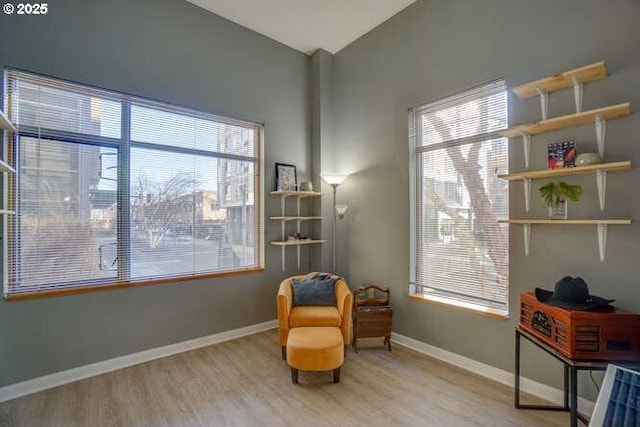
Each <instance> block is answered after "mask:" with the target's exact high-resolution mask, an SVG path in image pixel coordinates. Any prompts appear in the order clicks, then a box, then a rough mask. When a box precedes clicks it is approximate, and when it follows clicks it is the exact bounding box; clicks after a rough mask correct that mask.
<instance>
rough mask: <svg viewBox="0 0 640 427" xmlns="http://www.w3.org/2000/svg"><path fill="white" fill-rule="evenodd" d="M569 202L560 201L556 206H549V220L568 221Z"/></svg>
mask: <svg viewBox="0 0 640 427" xmlns="http://www.w3.org/2000/svg"><path fill="white" fill-rule="evenodd" d="M567 205H568V203H567V200H566V199H560V200H558V203H556V204H555V205H554V206H549V219H567Z"/></svg>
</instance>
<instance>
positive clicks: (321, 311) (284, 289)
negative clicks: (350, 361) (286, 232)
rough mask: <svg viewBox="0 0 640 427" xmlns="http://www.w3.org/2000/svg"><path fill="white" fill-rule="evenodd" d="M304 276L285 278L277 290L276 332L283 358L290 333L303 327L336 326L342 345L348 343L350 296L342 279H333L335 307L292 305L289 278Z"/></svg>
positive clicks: (349, 338) (349, 337)
mask: <svg viewBox="0 0 640 427" xmlns="http://www.w3.org/2000/svg"><path fill="white" fill-rule="evenodd" d="M304 277H305V276H293V277H289V278H287V279H284V280H283V281H282V282H281V283H280V289H279V290H278V297H277V302H278V332H279V341H280V347H281V348H282V358H283V359H286V351H287V337H288V336H289V330H290V329H292V328H298V327H303V326H335V327H338V328H340V330H341V332H342V337H343V340H344V345H345V346H346V345H347V344H349V343H350V342H351V313H352V310H353V294H352V293H351V290H350V289H349V286H347V283H346V282H345V281H344V279H342V278H340V279H338V280H336V282H335V284H334V287H335V293H336V304H337V305H336V306H315V305H314V306H311V305H309V306H307V305H303V306H295V307H292V303H293V287H292V279H294V278H295V279H298V280H302V279H304Z"/></svg>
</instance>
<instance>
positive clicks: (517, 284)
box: [333, 0, 640, 392]
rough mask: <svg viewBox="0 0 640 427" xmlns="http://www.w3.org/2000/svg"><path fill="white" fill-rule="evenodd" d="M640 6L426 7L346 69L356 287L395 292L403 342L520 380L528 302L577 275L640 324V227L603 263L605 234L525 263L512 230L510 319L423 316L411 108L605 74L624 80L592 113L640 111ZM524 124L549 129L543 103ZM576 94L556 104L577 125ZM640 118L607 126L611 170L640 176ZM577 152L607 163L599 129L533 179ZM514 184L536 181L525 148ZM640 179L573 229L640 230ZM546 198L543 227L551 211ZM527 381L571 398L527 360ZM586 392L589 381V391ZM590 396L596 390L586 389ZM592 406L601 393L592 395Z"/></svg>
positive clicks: (449, 312)
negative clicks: (572, 73) (518, 332)
mask: <svg viewBox="0 0 640 427" xmlns="http://www.w3.org/2000/svg"><path fill="white" fill-rule="evenodd" d="M638 22H640V2H638V1H637V0H613V1H612V0H602V1H595V0H580V1H578V0H571V1H560V0H537V1H530V0H510V1H506V0H485V1H482V2H479V1H472V0H466V1H463V0H458V1H441V0H425V1H419V2H418V3H416V4H414V5H412V6H410V7H409V8H408V9H406V10H404V11H403V12H401V13H400V14H398V15H396V16H395V17H394V18H392V19H391V20H389V21H387V22H385V23H384V24H382V25H381V26H380V27H378V28H376V29H375V30H373V31H371V32H370V33H368V34H367V35H366V36H364V37H363V38H361V39H360V40H358V41H356V42H355V43H353V44H352V45H350V46H349V47H347V48H346V49H344V50H342V51H341V52H339V53H338V54H337V55H336V56H335V58H334V68H333V72H334V90H333V96H334V99H333V105H334V109H333V116H334V118H335V136H334V138H335V150H336V152H335V154H334V158H335V160H336V162H337V165H338V166H339V167H340V168H343V169H349V170H352V171H354V172H357V173H356V174H355V175H354V176H352V177H351V178H349V180H348V181H347V182H346V183H345V184H344V186H343V187H340V191H341V193H342V196H343V198H344V199H346V200H348V202H349V204H350V205H351V207H352V209H351V211H350V212H349V214H348V217H347V219H346V221H347V224H346V228H347V229H348V239H346V238H345V237H343V238H344V239H345V240H344V241H343V242H341V243H340V245H344V246H345V247H346V248H347V249H346V252H347V254H348V269H347V271H348V274H347V277H348V278H349V280H350V284H351V285H352V286H359V285H361V284H364V283H379V284H382V285H388V286H391V287H392V289H393V300H394V304H395V307H394V331H395V332H398V333H400V334H403V335H406V336H409V337H412V338H415V339H417V340H420V341H424V342H426V343H429V344H431V345H435V346H438V347H441V348H443V349H446V350H449V351H452V352H455V353H458V354H461V355H464V356H466V357H469V358H472V359H475V360H478V361H480V362H483V363H486V364H489V365H492V366H495V367H498V368H501V369H506V370H513V364H514V362H513V349H514V326H515V325H516V324H517V321H518V320H517V319H518V314H519V307H518V301H519V294H520V292H522V291H525V290H533V289H534V288H535V287H536V286H541V287H544V288H547V289H552V288H553V284H554V283H555V281H556V280H558V279H559V278H560V277H562V276H564V275H566V274H572V275H580V276H582V277H583V278H585V280H586V281H587V282H588V284H589V286H590V290H591V291H592V293H594V294H596V295H602V296H606V297H610V298H615V299H617V301H618V303H617V305H618V306H619V307H622V308H625V309H628V310H632V311H637V312H640V296H639V294H638V291H637V287H638V273H639V269H638V264H637V260H638V253H639V249H640V247H639V246H640V244H639V242H640V227H639V226H638V224H637V223H634V224H632V225H631V226H612V227H610V228H609V239H608V247H607V257H606V260H605V262H602V263H601V262H600V261H599V260H598V252H597V251H598V249H597V242H596V231H595V227H583V226H580V227H568V226H567V227H561V226H553V227H534V228H533V230H532V237H531V253H530V255H529V257H525V256H524V251H523V238H522V229H521V228H520V227H519V226H511V229H510V261H511V262H510V319H509V320H506V321H502V320H495V319H491V318H487V317H483V316H480V315H475V314H470V313H467V312H461V311H457V310H454V309H448V308H443V307H437V306H434V305H429V304H422V303H417V302H412V301H410V300H409V298H408V281H409V256H410V254H409V174H408V155H409V152H408V133H407V108H409V107H411V106H414V105H416V104H420V103H424V102H428V101H432V100H436V99H439V98H441V97H445V96H447V95H450V94H453V93H456V92H458V91H461V90H464V89H466V88H469V87H472V86H475V85H478V84H481V83H484V82H487V81H489V80H493V79H496V78H500V77H504V78H505V79H506V82H507V85H508V86H510V87H512V86H515V85H518V84H521V83H525V82H528V81H531V80H534V79H537V78H541V77H544V76H547V75H551V74H554V73H557V72H561V71H565V70H569V69H571V68H575V67H579V66H582V65H586V64H590V63H593V62H596V61H599V60H605V61H606V63H607V66H608V69H609V73H610V77H609V78H607V79H606V80H603V81H600V82H597V83H591V84H589V85H586V86H585V91H584V108H585V109H590V108H596V107H599V106H605V105H610V104H616V103H620V102H625V101H629V102H631V106H632V110H637V109H640V85H639V84H638V76H640V50H639V48H638V40H640V26H639V25H638ZM509 102H510V122H511V123H512V124H519V123H524V122H528V121H533V120H538V119H539V118H540V112H539V103H538V101H537V99H531V100H525V101H523V100H519V99H517V98H516V97H514V96H513V95H511V96H510V99H509ZM571 103H572V92H571V91H566V92H562V93H558V94H554V95H552V96H551V100H550V105H551V108H550V116H551V117H553V116H558V115H563V114H569V113H571V112H572V108H573V107H572V104H571ZM638 129H640V115H638V114H632V115H631V116H630V117H627V118H623V119H618V120H614V121H611V122H609V123H608V126H607V147H606V152H605V160H607V161H617V160H625V159H629V160H631V161H632V164H634V165H640V149H639V148H638V144H637V134H638ZM565 139H574V140H575V141H576V143H577V144H578V145H579V146H580V147H583V149H586V150H588V151H594V150H595V132H594V129H593V127H592V126H585V127H580V128H573V129H569V130H563V131H558V132H556V133H553V134H545V135H540V136H536V137H534V141H533V143H532V146H533V148H532V153H531V157H532V159H533V160H532V169H544V168H546V143H547V142H552V141H562V140H565ZM511 144H512V145H511V154H512V156H511V165H510V168H511V170H514V171H517V170H523V169H524V161H523V156H522V149H521V143H520V142H519V140H514V142H512V143H511ZM638 178H639V173H638V169H634V170H631V171H629V172H624V173H612V174H609V181H608V192H607V204H606V208H605V211H604V213H602V214H601V213H600V212H599V209H598V203H597V198H596V195H595V178H594V177H593V176H585V177H575V178H573V177H572V178H567V180H570V182H575V183H581V184H582V185H583V190H584V195H583V198H582V201H580V202H579V203H577V204H575V203H572V204H570V206H569V212H570V215H572V216H574V217H580V216H596V217H598V216H600V215H602V216H605V217H614V218H615V217H627V218H632V219H635V220H638V219H639V218H640V197H637V192H638V190H637V188H638V185H637V183H638V182H639V181H638ZM540 185H541V182H536V183H535V184H534V186H533V192H532V193H533V194H532V211H531V212H530V215H532V216H544V215H545V209H544V206H543V204H542V202H541V200H540V199H539V198H538V196H537V188H538V187H539V186H540ZM511 188H512V191H511V195H510V197H511V199H510V205H511V211H512V214H513V215H512V216H514V217H518V216H523V215H524V207H523V198H522V184H521V183H517V184H512V186H511ZM523 352H524V353H523V354H524V359H525V360H524V362H523V363H524V366H523V369H524V373H525V374H526V375H527V376H529V377H532V378H534V379H537V380H538V381H543V382H546V383H549V384H552V385H556V386H558V385H559V381H558V379H559V378H561V375H560V374H561V372H562V371H561V368H560V366H558V365H559V364H558V363H556V362H553V361H552V360H553V359H550V358H549V357H547V356H541V355H540V352H539V351H537V350H536V349H535V348H533V347H531V346H524V347H523ZM582 382H585V381H582ZM581 387H582V385H581ZM584 390H585V391H587V392H588V390H587V388H586V387H585V388H584Z"/></svg>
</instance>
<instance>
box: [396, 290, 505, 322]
mask: <svg viewBox="0 0 640 427" xmlns="http://www.w3.org/2000/svg"><path fill="white" fill-rule="evenodd" d="M409 299H410V300H412V301H416V302H421V303H426V304H434V305H438V306H441V307H450V308H454V309H456V310H461V311H465V312H467V313H473V314H479V315H481V316H486V317H491V318H494V319H500V320H507V319H508V318H509V312H508V311H504V310H498V309H495V308H489V307H484V306H481V305H478V304H472V303H465V302H462V301H456V300H452V299H449V298H443V297H437V296H434V295H423V294H409Z"/></svg>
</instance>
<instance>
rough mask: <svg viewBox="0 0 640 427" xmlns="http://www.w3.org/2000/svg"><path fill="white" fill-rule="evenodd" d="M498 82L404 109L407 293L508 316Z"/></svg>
mask: <svg viewBox="0 0 640 427" xmlns="http://www.w3.org/2000/svg"><path fill="white" fill-rule="evenodd" d="M507 121H508V120H507V94H506V87H505V84H504V81H502V80H500V81H495V82H491V83H489V84H486V85H483V86H480V87H478V88H474V89H471V90H468V91H465V92H463V93H460V94H457V95H454V96H451V97H448V98H445V99H443V100H440V101H437V102H433V103H429V104H425V105H423V106H419V107H416V108H414V109H412V110H411V111H410V121H409V123H410V124H409V126H410V130H409V133H410V152H411V165H412V171H411V172H412V173H411V177H412V186H411V188H412V198H413V202H412V206H413V212H412V233H414V235H413V236H412V242H413V244H412V257H413V261H412V266H411V269H412V271H411V277H412V291H413V292H414V293H417V294H422V295H425V296H427V297H429V296H431V297H437V298H439V299H442V300H445V301H447V300H449V301H451V302H453V303H465V304H471V305H473V306H479V307H486V308H491V309H494V310H497V311H499V312H504V313H505V314H506V313H508V271H509V269H508V262H509V250H508V240H509V239H508V227H507V225H503V224H498V222H497V219H498V217H505V216H508V206H509V203H508V186H507V183H506V182H505V181H503V180H501V179H499V178H498V177H497V176H498V174H500V173H505V172H506V171H507V169H508V158H507V154H508V153H507V140H506V139H505V138H502V137H501V136H500V135H499V134H498V131H499V130H501V129H504V128H506V127H507Z"/></svg>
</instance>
